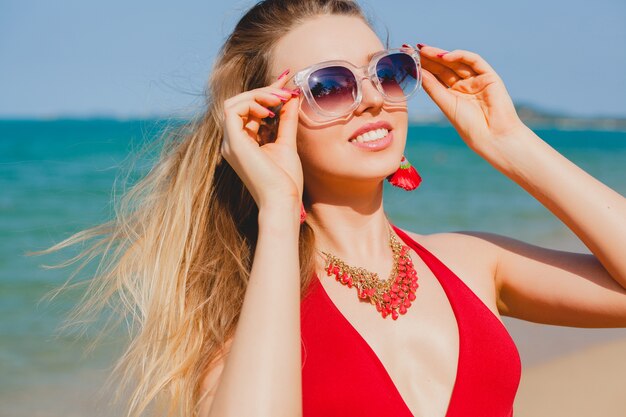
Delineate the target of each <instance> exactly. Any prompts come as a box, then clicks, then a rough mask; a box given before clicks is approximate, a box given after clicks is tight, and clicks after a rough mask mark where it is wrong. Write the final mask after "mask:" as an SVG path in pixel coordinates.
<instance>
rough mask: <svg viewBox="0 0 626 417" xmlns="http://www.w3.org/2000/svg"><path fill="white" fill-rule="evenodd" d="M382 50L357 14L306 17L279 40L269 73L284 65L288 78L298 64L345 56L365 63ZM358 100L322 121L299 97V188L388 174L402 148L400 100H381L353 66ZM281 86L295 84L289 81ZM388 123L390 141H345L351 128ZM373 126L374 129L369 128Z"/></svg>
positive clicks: (378, 179) (403, 111)
mask: <svg viewBox="0 0 626 417" xmlns="http://www.w3.org/2000/svg"><path fill="white" fill-rule="evenodd" d="M383 49H385V46H384V45H383V44H382V42H381V41H380V39H379V38H378V36H377V35H376V34H375V33H374V32H373V31H372V30H371V29H370V28H369V26H368V25H367V24H366V23H365V22H364V21H363V20H361V19H360V18H357V17H350V16H336V15H330V16H320V17H316V18H312V19H309V20H307V21H305V22H304V23H303V24H301V25H298V26H297V27H296V28H294V29H293V30H291V31H290V32H288V33H287V34H286V35H285V36H283V37H282V38H281V40H280V41H279V42H278V44H277V45H276V47H275V50H274V56H273V61H272V63H271V67H270V69H271V73H272V74H280V73H281V72H282V71H283V70H284V69H285V68H290V69H291V72H290V74H289V76H291V75H293V74H295V73H296V72H298V71H300V70H301V69H303V68H306V67H308V66H310V65H313V64H317V63H319V62H323V61H328V60H336V59H337V60H345V61H348V62H350V63H352V64H354V65H355V66H357V67H363V66H366V65H367V64H368V63H369V59H368V55H371V54H372V53H375V52H378V51H381V50H383ZM357 74H358V75H359V78H362V79H361V89H362V100H361V103H360V105H359V106H358V107H357V108H356V109H355V110H353V111H352V112H351V113H350V114H349V115H347V116H344V117H340V118H335V119H332V120H330V121H329V120H327V121H323V120H320V118H319V116H318V117H315V115H314V112H313V111H312V109H311V108H310V107H309V106H308V105H307V102H306V99H305V98H304V97H302V95H301V96H300V98H299V100H300V110H299V127H298V138H297V143H298V154H299V156H300V160H301V161H302V167H303V170H304V182H305V187H310V186H311V185H312V183H315V184H317V185H320V186H323V187H332V186H337V187H346V186H352V185H355V186H356V185H357V184H358V183H359V182H360V183H364V182H367V183H380V182H381V181H382V180H384V179H385V177H387V176H388V175H389V174H391V173H393V172H394V171H395V170H396V169H397V168H398V165H399V163H400V159H401V157H402V154H403V152H404V146H405V143H406V134H407V124H408V116H407V108H406V102H403V103H397V102H395V103H392V102H389V101H386V100H385V98H384V96H383V95H382V94H381V93H380V92H379V91H378V89H377V88H376V86H375V85H374V84H373V83H372V82H371V81H370V80H369V79H367V78H365V76H366V75H367V70H357ZM286 87H288V88H295V87H296V85H295V84H294V83H293V79H292V80H290V81H289V82H288V83H287V85H286ZM381 121H382V122H387V123H388V124H389V125H390V127H391V128H390V136H392V137H393V139H392V141H391V144H390V145H389V146H387V147H386V148H384V149H380V150H367V149H364V148H362V147H360V146H358V145H355V144H354V143H353V142H351V141H350V139H351V138H353V137H354V133H355V132H356V131H357V129H360V128H362V127H364V126H365V125H367V124H370V123H375V122H381ZM374 130H375V129H374Z"/></svg>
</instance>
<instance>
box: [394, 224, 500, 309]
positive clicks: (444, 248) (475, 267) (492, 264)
mask: <svg viewBox="0 0 626 417" xmlns="http://www.w3.org/2000/svg"><path fill="white" fill-rule="evenodd" d="M402 230H403V231H404V232H405V233H406V234H407V235H409V236H410V237H411V238H412V239H414V240H415V241H416V242H418V243H419V244H420V245H422V246H424V247H425V248H426V249H427V250H428V251H430V252H431V253H432V254H433V255H435V256H436V257H437V258H438V259H439V260H440V261H442V262H443V263H444V264H445V265H446V266H447V267H448V268H449V269H450V270H452V271H453V272H454V273H455V275H457V276H458V277H459V279H461V280H462V281H463V282H464V283H465V284H466V285H467V286H468V287H469V288H470V289H471V290H472V291H473V292H474V293H475V294H476V295H477V296H478V297H479V298H481V300H482V301H483V302H484V303H485V304H486V305H487V306H489V307H490V308H491V310H492V311H493V312H494V313H496V312H497V311H498V310H499V308H498V306H497V303H498V292H499V285H498V283H497V282H496V280H495V277H496V270H497V265H498V253H499V246H498V245H496V244H495V243H494V240H495V239H494V237H497V235H494V234H491V233H486V232H474V231H453V232H441V233H433V234H428V235H420V234H418V233H414V232H411V231H409V230H404V229H402Z"/></svg>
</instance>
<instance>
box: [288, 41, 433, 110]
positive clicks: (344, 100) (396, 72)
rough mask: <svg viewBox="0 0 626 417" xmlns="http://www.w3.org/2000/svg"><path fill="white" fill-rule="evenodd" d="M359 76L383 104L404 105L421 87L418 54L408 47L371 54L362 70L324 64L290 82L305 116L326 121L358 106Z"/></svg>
mask: <svg viewBox="0 0 626 417" xmlns="http://www.w3.org/2000/svg"><path fill="white" fill-rule="evenodd" d="M361 73H363V74H365V76H366V77H367V78H369V80H370V81H371V82H372V83H373V84H374V85H375V86H376V89H377V90H378V91H379V92H380V93H381V94H382V96H383V97H384V99H385V100H386V101H388V102H391V103H401V102H404V101H406V100H407V99H408V98H409V97H411V96H412V95H413V94H414V93H415V92H416V91H417V90H418V89H420V87H421V84H422V74H421V64H420V55H419V50H417V49H416V48H413V47H410V46H407V47H403V48H391V49H384V50H382V51H379V52H376V53H374V54H373V55H372V56H371V59H370V62H369V63H368V64H367V65H364V66H362V67H357V66H355V65H353V64H352V63H350V62H348V61H344V60H332V61H324V62H320V63H318V64H315V65H311V66H309V67H307V68H304V69H302V70H300V71H298V72H297V73H295V74H294V75H293V76H292V77H290V78H293V82H294V84H296V85H297V86H298V87H299V88H300V90H301V92H302V94H303V95H304V98H305V100H306V108H303V110H304V111H305V113H307V114H308V115H309V116H313V118H314V119H317V120H328V119H334V118H339V117H343V116H347V115H349V114H350V113H352V112H353V111H354V110H355V109H356V108H357V107H358V106H359V104H361V100H362V98H363V88H362V79H363V78H365V77H362V76H360V74H361ZM309 109H310V110H312V111H309ZM315 116H317V117H315Z"/></svg>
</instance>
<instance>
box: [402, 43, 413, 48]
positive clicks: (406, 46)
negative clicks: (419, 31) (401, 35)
mask: <svg viewBox="0 0 626 417" xmlns="http://www.w3.org/2000/svg"><path fill="white" fill-rule="evenodd" d="M402 46H404V47H405V48H410V47H411V46H409V45H407V44H406V43H403V44H402Z"/></svg>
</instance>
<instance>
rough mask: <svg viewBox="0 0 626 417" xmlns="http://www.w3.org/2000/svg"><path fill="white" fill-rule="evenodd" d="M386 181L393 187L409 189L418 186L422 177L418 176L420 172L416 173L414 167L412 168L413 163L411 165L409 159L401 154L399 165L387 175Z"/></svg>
mask: <svg viewBox="0 0 626 417" xmlns="http://www.w3.org/2000/svg"><path fill="white" fill-rule="evenodd" d="M387 181H389V182H390V183H391V185H393V186H395V187H399V188H403V189H405V190H407V191H411V190H414V189H416V188H417V187H419V185H420V183H421V182H422V177H420V174H418V173H417V171H416V170H415V168H413V165H411V163H410V162H409V160H408V159H406V157H405V156H404V155H402V159H401V160H400V167H399V168H398V169H397V170H396V172H394V173H393V174H391V175H389V176H388V177H387Z"/></svg>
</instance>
